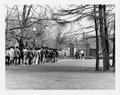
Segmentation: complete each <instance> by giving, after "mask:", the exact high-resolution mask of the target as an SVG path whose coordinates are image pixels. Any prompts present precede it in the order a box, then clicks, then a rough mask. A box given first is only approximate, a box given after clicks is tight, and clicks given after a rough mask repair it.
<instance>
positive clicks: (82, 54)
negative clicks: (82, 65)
mask: <svg viewBox="0 0 120 95" xmlns="http://www.w3.org/2000/svg"><path fill="white" fill-rule="evenodd" d="M80 53H81V59H83V58H84V51H83V50H82V51H81V52H80Z"/></svg>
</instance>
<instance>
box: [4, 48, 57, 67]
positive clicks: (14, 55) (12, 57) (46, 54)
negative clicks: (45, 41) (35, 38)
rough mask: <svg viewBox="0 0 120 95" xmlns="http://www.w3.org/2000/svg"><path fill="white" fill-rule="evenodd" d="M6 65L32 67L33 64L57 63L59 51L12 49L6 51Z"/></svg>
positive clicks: (48, 49) (49, 49)
mask: <svg viewBox="0 0 120 95" xmlns="http://www.w3.org/2000/svg"><path fill="white" fill-rule="evenodd" d="M5 56H6V65H11V64H14V65H21V64H24V65H31V64H44V63H46V62H50V61H51V62H55V61H57V57H58V51H57V50H56V49H51V48H48V47H41V48H37V47H36V48H34V49H30V48H24V49H22V50H21V49H19V47H10V48H7V49H6V53H5Z"/></svg>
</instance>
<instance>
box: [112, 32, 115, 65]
mask: <svg viewBox="0 0 120 95" xmlns="http://www.w3.org/2000/svg"><path fill="white" fill-rule="evenodd" d="M112 67H115V33H114V34H113V61H112Z"/></svg>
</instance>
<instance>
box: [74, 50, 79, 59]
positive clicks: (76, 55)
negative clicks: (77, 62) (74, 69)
mask: <svg viewBox="0 0 120 95" xmlns="http://www.w3.org/2000/svg"><path fill="white" fill-rule="evenodd" d="M75 58H76V59H78V58H79V52H78V51H76V52H75Z"/></svg>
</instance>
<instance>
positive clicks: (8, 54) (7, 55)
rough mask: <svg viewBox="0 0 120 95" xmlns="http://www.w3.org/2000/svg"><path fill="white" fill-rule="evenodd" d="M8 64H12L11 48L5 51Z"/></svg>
mask: <svg viewBox="0 0 120 95" xmlns="http://www.w3.org/2000/svg"><path fill="white" fill-rule="evenodd" d="M5 58H6V65H10V50H9V48H8V49H6V51H5Z"/></svg>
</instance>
